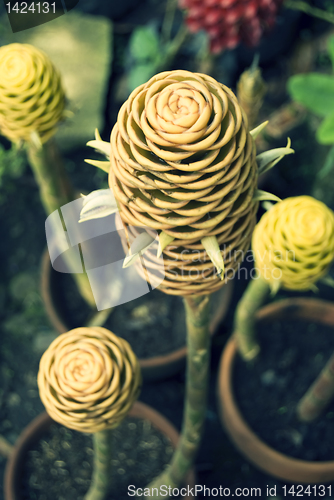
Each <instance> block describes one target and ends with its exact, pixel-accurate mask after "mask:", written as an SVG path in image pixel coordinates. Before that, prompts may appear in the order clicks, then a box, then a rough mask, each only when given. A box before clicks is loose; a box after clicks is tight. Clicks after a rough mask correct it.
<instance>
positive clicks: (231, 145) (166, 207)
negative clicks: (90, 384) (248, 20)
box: [82, 70, 293, 497]
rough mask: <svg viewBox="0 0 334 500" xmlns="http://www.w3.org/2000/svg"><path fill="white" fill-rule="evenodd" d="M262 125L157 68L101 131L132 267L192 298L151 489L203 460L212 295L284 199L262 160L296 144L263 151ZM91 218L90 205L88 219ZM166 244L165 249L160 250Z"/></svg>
mask: <svg viewBox="0 0 334 500" xmlns="http://www.w3.org/2000/svg"><path fill="white" fill-rule="evenodd" d="M261 128H262V127H259V128H258V129H257V130H255V131H253V133H250V132H249V129H248V125H247V119H246V117H245V113H244V111H243V110H242V108H241V107H240V106H239V104H238V101H237V99H236V97H235V96H234V94H233V93H232V91H231V90H230V89H228V88H227V87H225V86H224V85H222V84H220V83H218V82H217V81H216V80H214V79H213V78H211V77H209V76H206V75H204V74H198V73H191V72H188V71H182V70H178V71H171V72H164V73H160V74H157V75H155V76H154V77H153V78H151V79H150V80H149V81H148V82H147V83H146V84H143V85H141V86H139V87H138V88H137V89H136V90H134V91H133V92H132V93H131V95H130V96H129V98H128V100H127V101H126V102H125V103H124V105H123V106H122V108H121V110H120V112H119V115H118V120H117V123H116V125H115V126H114V128H113V131H112V133H111V144H108V143H105V142H103V141H101V140H100V138H99V137H96V140H95V141H92V142H91V143H90V145H91V146H93V147H94V148H96V149H98V150H100V151H101V152H103V153H104V154H106V155H107V156H108V161H107V162H102V163H101V162H99V163H97V162H95V164H96V166H98V167H101V168H103V169H104V170H105V171H107V172H109V185H110V188H111V190H112V193H113V194H112V193H111V194H110V203H109V213H115V212H117V217H118V223H119V227H121V230H120V236H121V239H122V243H123V247H124V249H125V251H126V253H127V257H126V259H125V260H124V265H125V267H127V266H128V265H129V264H132V263H134V265H135V266H136V268H137V270H138V272H139V273H141V274H142V275H143V277H144V279H147V280H148V281H149V282H150V283H153V284H157V283H158V284H159V290H161V291H162V292H164V293H166V294H169V295H176V296H181V297H183V299H184V305H185V310H186V320H187V346H188V353H187V379H186V401H185V411H184V421H183V427H182V432H181V439H180V443H179V446H178V447H177V450H176V452H175V454H174V456H173V459H172V461H171V464H170V467H169V468H168V469H167V470H166V471H165V472H164V473H163V474H162V475H161V476H159V477H158V478H157V479H156V480H155V481H153V483H151V485H150V487H151V488H153V487H154V488H156V487H157V488H159V487H160V486H161V485H170V486H173V487H177V486H178V485H179V484H180V483H181V482H182V480H183V478H184V476H185V474H186V473H187V471H188V470H189V468H190V467H191V465H192V464H193V462H194V459H195V455H196V451H197V449H198V446H199V442H200V438H201V433H202V428H203V424H204V419H205V413H206V397H207V384H208V373H209V365H210V361H209V358H210V356H209V355H210V335H209V319H210V314H209V299H210V296H211V294H212V293H213V292H214V291H216V290H219V289H220V288H222V287H223V285H224V284H225V283H226V282H227V281H228V278H229V275H231V274H232V275H233V274H234V272H235V270H236V269H237V268H238V266H239V263H240V260H241V259H242V255H243V253H244V252H246V251H247V249H248V247H249V243H250V239H251V235H252V231H253V228H254V225H255V222H256V211H257V206H258V200H259V199H268V198H272V199H275V198H276V197H274V196H273V195H270V194H268V193H265V192H262V191H259V190H257V188H256V186H257V176H258V170H259V169H258V165H257V162H258V163H259V165H260V171H263V170H265V169H266V168H270V166H273V164H275V163H277V161H278V160H279V159H280V158H282V157H283V156H284V155H285V154H290V153H293V150H292V149H291V148H290V147H287V148H280V149H278V150H274V151H271V152H268V153H262V154H261V155H259V156H258V157H256V151H255V145H254V142H253V137H252V135H256V134H257V133H258V132H259V130H260V129H261ZM104 196H105V192H103V193H101V199H102V197H104ZM103 200H104V198H103ZM85 201H86V202H87V203H89V206H90V208H91V209H92V210H93V209H94V217H95V216H97V215H98V213H99V211H101V214H103V215H105V212H106V204H105V202H103V203H99V196H98V195H97V194H96V193H94V194H93V197H92V198H90V195H88V196H87V198H86V200H85ZM90 201H94V203H92V204H91V203H90ZM89 217H90V215H89V211H87V212H86V211H85V207H84V210H83V212H82V219H83V220H84V221H85V219H89ZM83 223H84V222H83ZM155 231H158V237H156V234H155ZM157 240H158V243H159V248H158V255H157V254H156V252H154V251H152V250H151V245H152V244H153V243H154V241H157ZM159 256H163V265H161V264H160V265H159ZM142 260H143V261H144V266H143V265H142ZM152 495H153V494H152ZM156 496H159V495H156ZM153 497H154V495H153Z"/></svg>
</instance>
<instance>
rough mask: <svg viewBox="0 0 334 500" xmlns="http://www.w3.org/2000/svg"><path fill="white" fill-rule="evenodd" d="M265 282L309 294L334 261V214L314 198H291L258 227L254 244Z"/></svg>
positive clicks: (282, 203) (267, 215)
mask: <svg viewBox="0 0 334 500" xmlns="http://www.w3.org/2000/svg"><path fill="white" fill-rule="evenodd" d="M252 247H253V252H254V256H255V263H256V268H257V269H258V270H259V272H260V275H261V277H262V278H263V279H266V280H268V281H269V282H270V284H271V286H272V287H273V288H275V287H276V286H275V285H276V284H279V285H280V286H282V287H284V288H287V289H290V290H308V289H310V288H312V286H314V283H315V282H316V281H318V280H319V279H320V278H321V277H323V276H324V275H325V274H326V272H327V271H328V268H329V266H330V265H331V263H332V261H333V259H334V213H333V212H332V210H330V209H329V208H328V207H327V206H326V205H325V204H324V203H322V202H320V201H318V200H315V199H314V198H312V197H310V196H297V197H294V198H287V199H285V200H283V201H281V202H280V203H277V204H276V205H274V206H273V207H272V208H271V209H270V210H269V211H268V212H266V213H265V214H264V215H263V217H262V218H261V220H260V222H259V223H258V224H257V226H256V228H255V231H254V235H253V241H252Z"/></svg>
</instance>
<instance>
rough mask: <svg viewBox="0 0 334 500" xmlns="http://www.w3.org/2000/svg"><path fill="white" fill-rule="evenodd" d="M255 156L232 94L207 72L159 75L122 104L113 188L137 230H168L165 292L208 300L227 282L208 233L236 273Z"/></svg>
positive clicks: (247, 233) (251, 208)
mask: <svg viewBox="0 0 334 500" xmlns="http://www.w3.org/2000/svg"><path fill="white" fill-rule="evenodd" d="M255 157H256V153H255V146H254V143H253V139H252V137H251V135H250V133H249V131H248V125H247V118H246V117H245V114H244V112H243V110H242V109H241V108H240V106H239V104H238V101H237V99H236V97H235V95H234V94H233V92H232V91H231V90H230V89H228V88H227V87H225V86H224V85H222V84H220V83H218V82H217V81H216V80H214V79H213V78H211V77H209V76H207V75H203V74H199V73H191V72H188V71H182V70H178V71H170V72H164V73H160V74H158V75H155V76H154V77H153V78H151V79H150V80H149V81H148V82H147V83H146V84H143V85H141V86H139V87H138V88H137V89H135V90H134V91H133V92H132V93H131V95H130V97H129V98H128V100H127V101H126V102H125V103H124V104H123V106H122V108H121V110H120V112H119V115H118V120H117V123H116V125H115V127H114V129H113V131H112V134H111V157H110V159H111V168H110V172H109V185H110V188H111V189H112V191H113V193H114V195H115V198H116V199H117V202H118V205H119V209H120V216H121V218H122V221H123V223H124V224H125V225H126V226H127V225H129V231H130V232H131V231H132V232H134V233H135V229H133V227H134V226H137V227H138V226H139V227H143V226H144V227H146V228H151V229H154V230H158V231H161V232H162V234H163V238H164V241H165V242H167V243H166V245H167V246H165V245H164V248H163V256H164V264H165V278H164V280H163V282H162V283H161V285H160V286H159V288H160V289H161V290H162V291H164V292H166V293H169V294H174V295H190V294H206V293H211V292H214V291H215V290H218V289H219V288H220V287H221V286H223V284H224V281H222V280H221V278H220V276H219V275H217V273H216V271H215V266H214V264H213V263H212V261H211V259H210V257H209V255H208V253H207V252H206V250H205V248H206V247H205V246H204V245H203V239H205V238H207V237H216V238H217V241H218V245H219V246H217V248H218V252H219V258H220V259H221V257H223V259H224V267H225V276H226V275H228V274H229V270H232V269H236V268H237V267H238V265H239V263H240V260H241V256H242V254H243V252H245V251H247V249H248V247H249V244H250V240H251V234H252V230H253V227H254V225H255V214H256V210H257V203H256V202H254V201H253V194H254V190H255V188H256V184H257V164H256V158H255ZM131 226H133V227H131ZM160 234H161V233H160ZM132 236H136V234H134V235H132ZM219 247H220V249H219ZM146 256H147V259H148V260H149V263H148V262H147V259H145V265H146V268H147V271H148V275H149V277H150V279H151V280H152V281H153V282H154V271H155V270H156V269H157V268H158V266H159V262H158V260H157V256H156V255H155V254H154V252H152V251H150V250H147V252H146V253H145V257H146ZM218 260H219V259H218ZM150 272H152V274H150ZM152 281H151V282H152Z"/></svg>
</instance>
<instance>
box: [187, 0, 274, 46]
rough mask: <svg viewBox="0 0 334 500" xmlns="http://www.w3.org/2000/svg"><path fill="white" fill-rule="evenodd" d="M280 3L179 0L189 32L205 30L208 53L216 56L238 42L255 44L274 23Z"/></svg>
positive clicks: (255, 0) (251, 0) (268, 1)
mask: <svg viewBox="0 0 334 500" xmlns="http://www.w3.org/2000/svg"><path fill="white" fill-rule="evenodd" d="M282 3H283V0H179V5H180V7H181V8H182V9H186V10H187V16H186V23H187V26H188V28H189V30H190V31H192V32H196V31H199V30H201V29H203V30H205V31H206V32H207V33H208V35H209V38H210V50H211V52H213V53H215V54H217V53H219V52H221V51H222V50H223V49H226V48H227V49H232V48H234V47H236V46H237V45H238V44H239V43H240V42H243V43H245V44H246V45H248V46H251V47H253V46H255V45H257V44H258V43H259V41H260V38H261V36H262V34H263V32H264V31H267V30H268V29H270V28H271V27H272V26H273V25H274V24H275V20H276V14H277V11H278V9H279V7H280V6H281V4H282Z"/></svg>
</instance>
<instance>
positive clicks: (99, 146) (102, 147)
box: [87, 140, 111, 158]
mask: <svg viewBox="0 0 334 500" xmlns="http://www.w3.org/2000/svg"><path fill="white" fill-rule="evenodd" d="M87 146H89V147H90V148H94V149H96V150H97V151H98V152H99V153H102V154H103V155H105V156H106V157H107V158H109V157H110V148H111V146H110V142H105V141H100V140H98V141H96V140H95V141H89V142H87Z"/></svg>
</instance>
